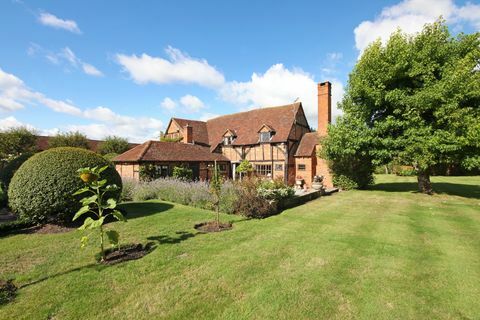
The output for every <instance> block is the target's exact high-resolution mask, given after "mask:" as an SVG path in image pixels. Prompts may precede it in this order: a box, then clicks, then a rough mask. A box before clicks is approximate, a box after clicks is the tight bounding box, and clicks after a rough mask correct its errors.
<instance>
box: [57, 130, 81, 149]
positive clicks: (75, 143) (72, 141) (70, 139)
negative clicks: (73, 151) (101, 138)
mask: <svg viewBox="0 0 480 320" xmlns="http://www.w3.org/2000/svg"><path fill="white" fill-rule="evenodd" d="M48 146H49V148H58V147H75V148H83V149H88V139H87V136H86V135H84V134H82V133H80V132H78V131H75V132H65V133H58V134H57V135H55V136H53V137H51V138H50V139H49V140H48Z"/></svg>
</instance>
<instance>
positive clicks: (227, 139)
mask: <svg viewBox="0 0 480 320" xmlns="http://www.w3.org/2000/svg"><path fill="white" fill-rule="evenodd" d="M233 139H234V137H233V136H229V137H223V144H224V145H229V144H232V143H233Z"/></svg>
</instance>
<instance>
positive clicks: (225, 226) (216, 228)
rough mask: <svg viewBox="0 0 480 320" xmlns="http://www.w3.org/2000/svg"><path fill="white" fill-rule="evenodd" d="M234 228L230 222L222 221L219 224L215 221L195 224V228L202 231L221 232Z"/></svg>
mask: <svg viewBox="0 0 480 320" xmlns="http://www.w3.org/2000/svg"><path fill="white" fill-rule="evenodd" d="M232 228H233V225H232V224H231V223H230V222H220V223H219V224H218V225H217V222H215V221H207V222H202V223H198V224H196V225H195V229H196V230H198V231H200V232H220V231H227V230H230V229H232Z"/></svg>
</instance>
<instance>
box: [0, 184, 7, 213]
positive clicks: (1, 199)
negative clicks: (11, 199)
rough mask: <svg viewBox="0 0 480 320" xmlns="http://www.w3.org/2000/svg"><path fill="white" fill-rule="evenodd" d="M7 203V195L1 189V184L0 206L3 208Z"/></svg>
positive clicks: (0, 187)
mask: <svg viewBox="0 0 480 320" xmlns="http://www.w3.org/2000/svg"><path fill="white" fill-rule="evenodd" d="M6 204H7V195H6V193H5V191H3V187H2V185H0V208H3V207H4V206H5V205H6Z"/></svg>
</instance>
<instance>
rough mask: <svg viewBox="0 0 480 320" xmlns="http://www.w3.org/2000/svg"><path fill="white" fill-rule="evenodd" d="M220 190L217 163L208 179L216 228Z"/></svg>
mask: <svg viewBox="0 0 480 320" xmlns="http://www.w3.org/2000/svg"><path fill="white" fill-rule="evenodd" d="M221 192H222V178H221V176H220V174H219V172H218V166H217V163H215V166H214V168H213V176H212V178H211V179H210V194H211V195H212V200H213V201H212V205H213V207H214V208H215V212H216V215H215V222H216V224H217V228H218V227H219V226H220V196H221Z"/></svg>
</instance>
